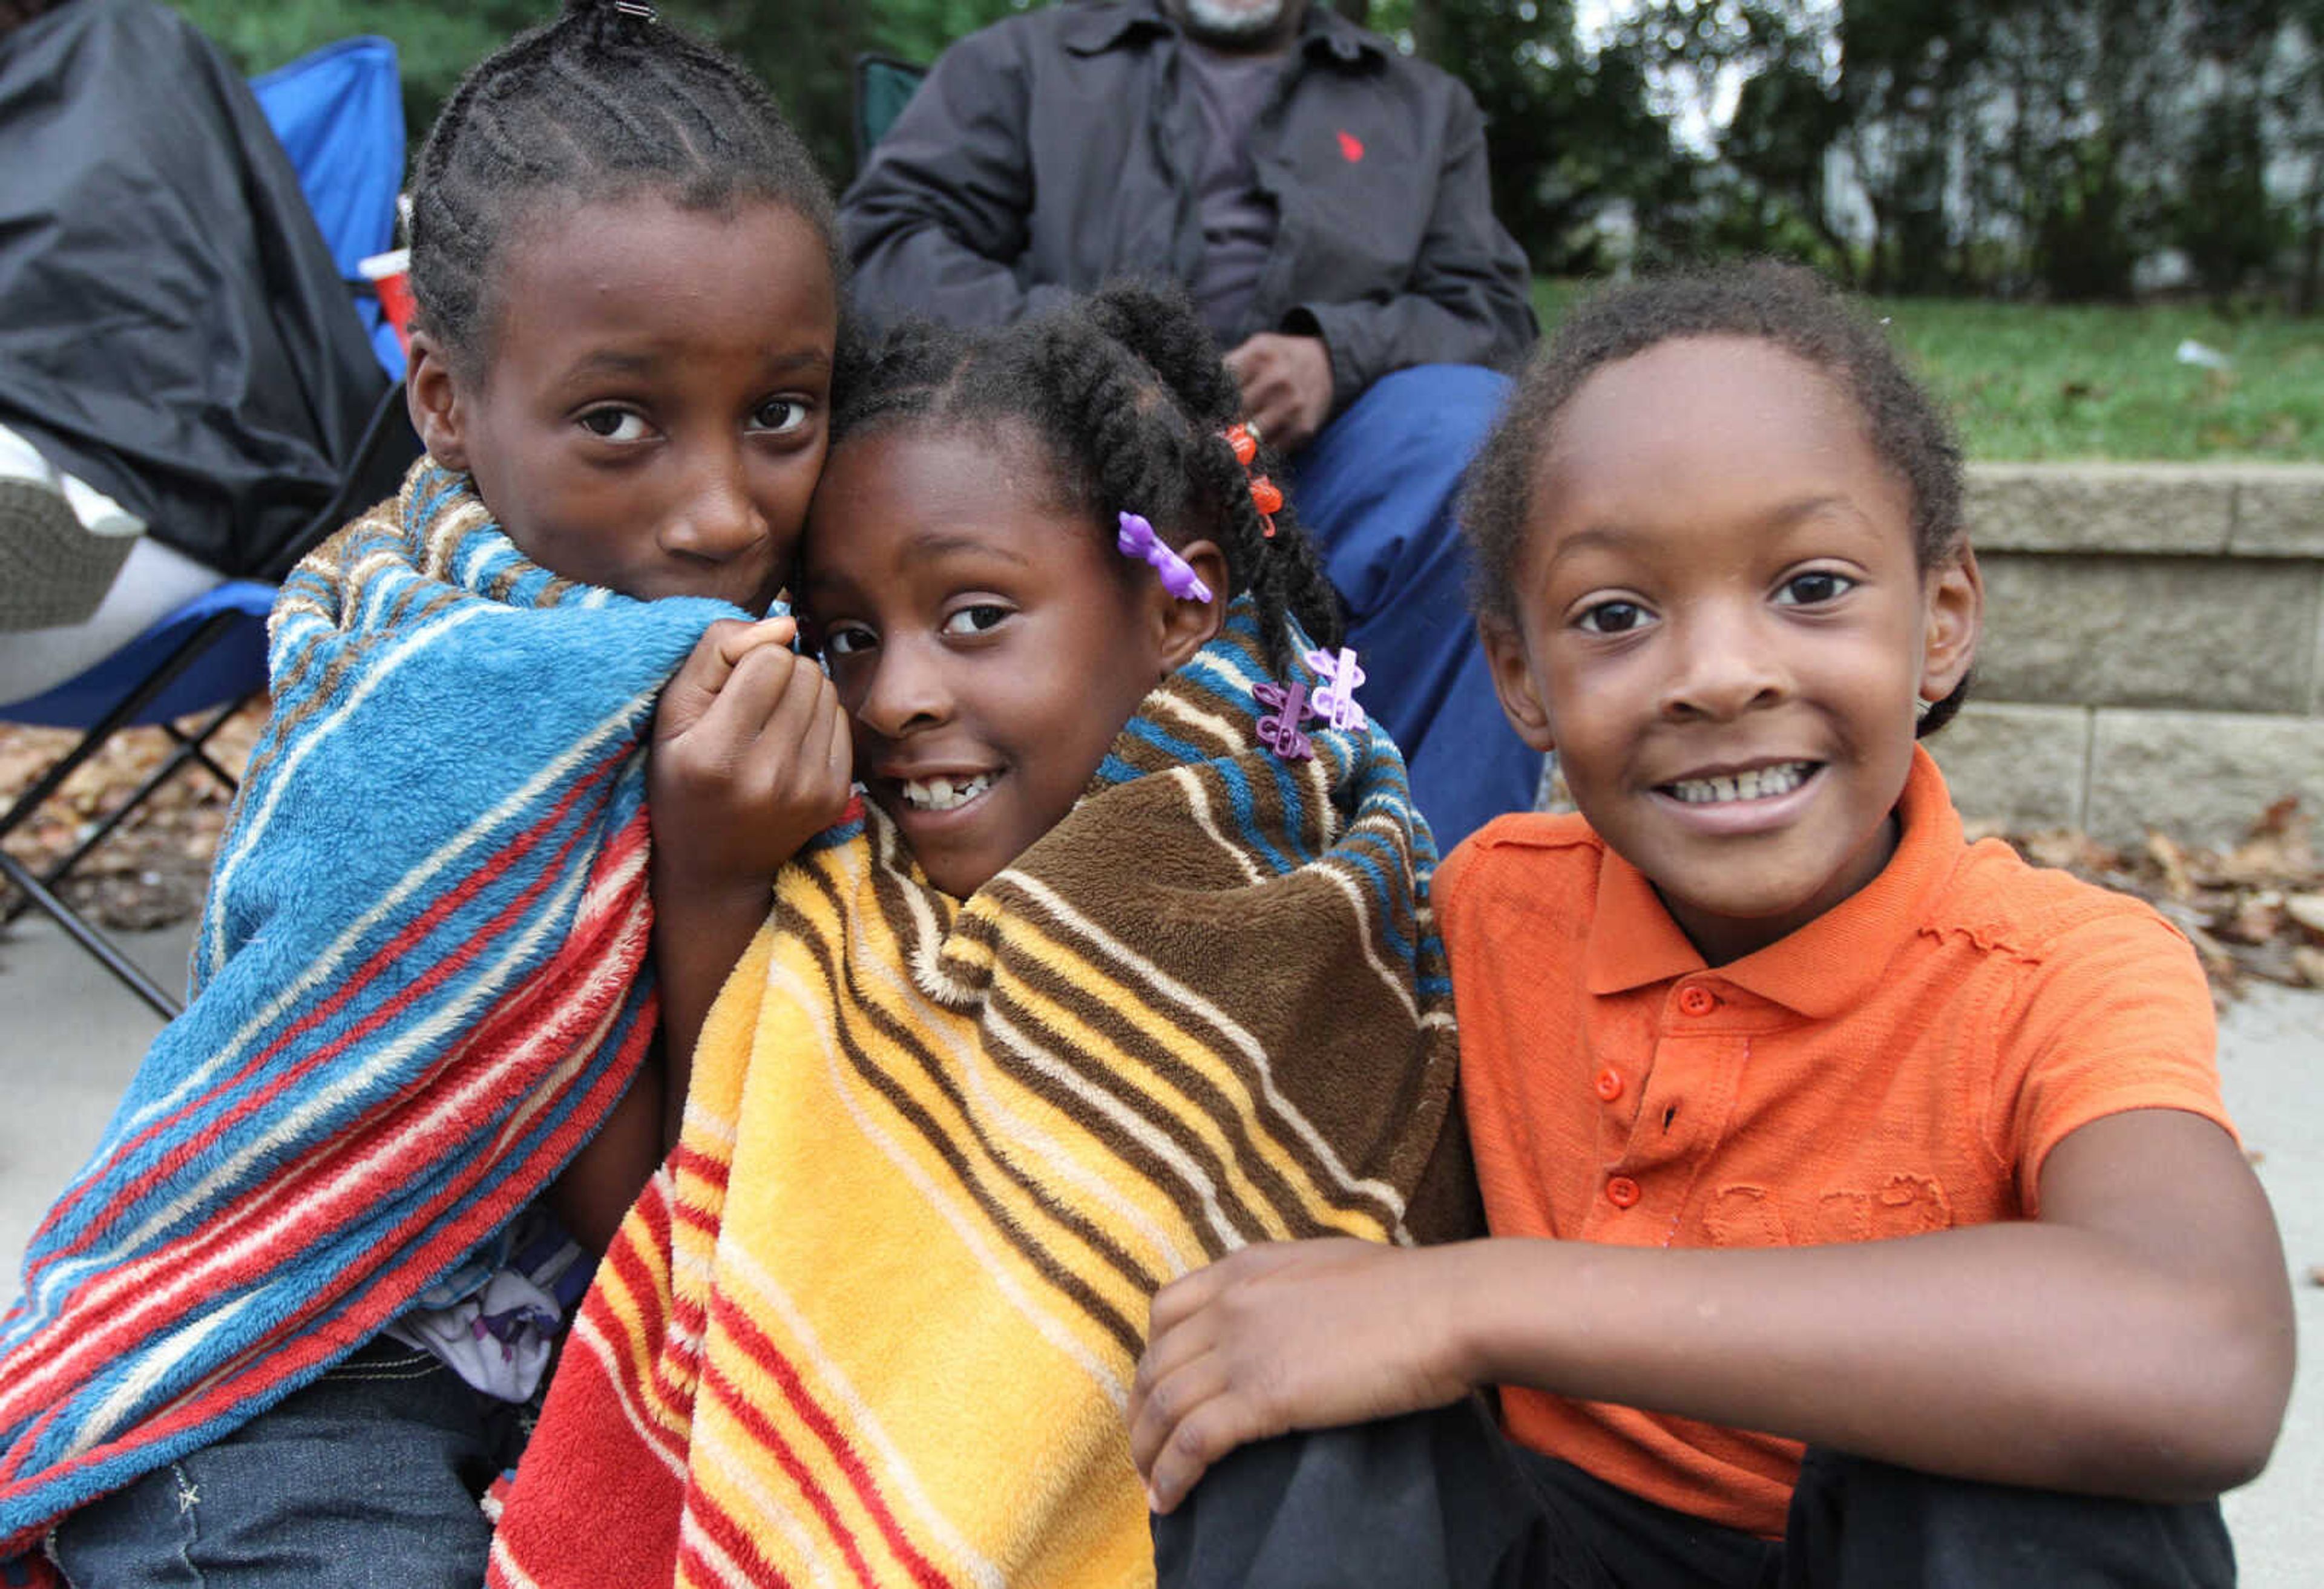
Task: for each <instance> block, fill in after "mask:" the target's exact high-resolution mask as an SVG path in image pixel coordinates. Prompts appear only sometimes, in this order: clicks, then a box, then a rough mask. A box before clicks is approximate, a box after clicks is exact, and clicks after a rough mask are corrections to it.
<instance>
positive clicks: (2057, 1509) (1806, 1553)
mask: <svg viewBox="0 0 2324 1589" xmlns="http://www.w3.org/2000/svg"><path fill="white" fill-rule="evenodd" d="M1154 1549H1155V1557H1156V1563H1157V1567H1158V1569H1159V1575H1160V1580H1161V1589H1228V1586H1231V1585H1233V1586H1240V1585H1249V1586H1250V1589H1295V1586H1300V1585H1311V1584H1312V1585H1314V1586H1316V1589H1325V1586H1329V1589H1358V1586H1360V1585H1365V1584H1379V1585H1383V1586H1388V1585H1394V1586H1395V1589H1692V1586H1694V1585H1701V1586H1704V1589H1892V1586H1893V1589H1907V1586H1914V1589H1919V1586H1927V1589H2012V1586H2014V1585H2024V1586H2026V1589H2135V1586H2139V1585H2155V1586H2157V1589H2160V1586H2162V1585H2204V1586H2205V1589H2211V1586H2215V1585H2216V1586H2222V1589H2223V1586H2225V1585H2228V1584H2233V1583H2234V1582H2235V1578H2236V1566H2235V1554H2234V1551H2233V1550H2232V1549H2231V1548H2229V1546H2228V1543H2227V1527H2226V1525H2225V1524H2224V1523H2223V1522H2222V1521H2221V1520H2220V1517H2219V1509H2218V1503H2217V1502H2207V1503H2204V1504H2201V1505H2190V1506H2164V1505H2154V1504H2148V1503H2144V1502H2132V1501H2111V1500H2102V1499H2098V1498H2096V1497H2092V1496H2085V1495H2065V1494H2059V1493H2052V1492H2049V1491H2043V1490H2024V1489H2017V1488H2014V1487H2011V1486H2008V1485H2004V1484H1983V1483H1972V1482H1970V1481H1968V1480H1960V1479H1944V1478H1936V1477H1932V1476H1931V1475H1929V1474H1920V1473H1914V1472H1911V1471H1909V1470H1907V1469H1904V1468H1899V1467H1893V1466H1891V1465H1888V1464H1886V1463H1881V1462H1871V1461H1867V1460H1865V1459H1863V1458H1859V1457H1850V1456H1840V1455H1839V1454H1838V1453H1836V1452H1831V1451H1826V1450H1821V1449H1812V1450H1811V1451H1810V1452H1809V1453H1808V1456H1807V1461H1806V1463H1805V1464H1804V1465H1803V1467H1802V1469H1801V1473H1800V1484H1799V1489H1798V1491H1797V1493H1795V1494H1794V1497H1793V1500H1792V1510H1791V1515H1790V1517H1789V1518H1788V1519H1787V1520H1786V1522H1785V1527H1784V1538H1783V1539H1781V1540H1766V1539H1761V1538H1757V1536H1755V1535H1751V1534H1746V1533H1741V1532H1739V1531H1738V1530H1736V1529H1725V1528H1720V1526H1718V1525H1717V1524H1715V1523H1707V1522H1703V1521H1701V1520H1699V1519H1696V1518H1691V1517H1688V1516H1686V1515H1685V1514H1683V1513H1681V1512H1675V1511H1670V1510H1669V1509H1667V1508H1665V1507H1661V1506H1656V1505H1655V1504H1654V1503H1653V1502H1648V1501H1642V1500H1640V1499H1639V1498H1638V1497H1637V1496H1635V1495H1632V1494H1630V1493H1628V1492H1626V1491H1623V1490H1620V1489H1618V1488H1616V1487H1615V1486H1613V1485H1611V1484H1609V1483H1604V1482H1602V1481H1600V1480H1599V1479H1596V1478H1593V1477H1591V1475H1590V1474H1585V1473H1583V1472H1582V1471H1581V1470H1580V1469H1579V1468H1576V1467H1573V1466H1572V1465H1569V1464H1566V1463H1563V1462H1557V1461H1554V1460H1553V1459H1551V1458H1548V1457H1544V1456H1537V1455H1535V1453H1533V1452H1531V1451H1527V1450H1526V1449H1524V1448H1523V1447H1518V1446H1517V1445H1515V1444H1514V1443H1512V1442H1511V1441H1509V1440H1508V1439H1507V1438H1505V1437H1503V1436H1502V1435H1501V1434H1500V1432H1499V1430H1498V1429H1497V1428H1494V1427H1493V1424H1492V1420H1491V1419H1490V1418H1489V1416H1488V1415H1487V1414H1486V1413H1485V1411H1484V1410H1483V1409H1482V1407H1481V1406H1480V1404H1478V1403H1476V1402H1473V1401H1471V1402H1464V1403H1462V1405H1460V1406H1457V1407H1450V1408H1445V1409H1443V1410H1439V1411H1435V1412H1427V1413H1419V1414H1416V1415H1414V1416H1412V1417H1410V1418H1400V1419H1388V1420H1387V1421H1384V1422H1381V1423H1378V1424H1368V1425H1360V1426H1358V1427H1356V1428H1346V1429H1332V1430H1327V1431H1324V1432H1323V1433H1320V1434H1314V1435H1296V1436H1292V1437H1286V1438H1285V1439H1280V1440H1269V1441H1267V1442H1265V1443H1263V1444H1260V1445H1257V1446H1251V1447H1245V1448H1244V1449H1243V1450H1240V1451H1238V1452H1236V1453H1235V1454H1234V1455H1233V1456H1230V1457H1228V1458H1227V1459H1226V1460H1225V1461H1224V1462H1222V1463H1221V1464H1219V1465H1217V1466H1216V1467H1214V1468H1213V1469H1212V1470H1211V1472H1210V1473H1209V1474H1207V1475H1206V1476H1205V1477H1204V1478H1203V1482H1202V1483H1200V1484H1198V1485H1197V1486H1196V1487H1195V1489H1194V1493H1193V1494H1192V1495H1191V1496H1189V1497H1188V1498H1187V1500H1186V1502H1185V1503H1184V1504H1183V1505H1181V1506H1180V1507H1179V1509H1178V1510H1177V1511H1175V1512H1173V1513H1172V1514H1171V1515H1170V1516H1168V1517H1166V1518H1157V1519H1156V1520H1155V1523H1154Z"/></svg>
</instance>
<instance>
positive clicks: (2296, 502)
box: [2227, 464, 2324, 557]
mask: <svg viewBox="0 0 2324 1589" xmlns="http://www.w3.org/2000/svg"><path fill="white" fill-rule="evenodd" d="M2227 546H2228V548H2229V549H2230V550H2232V551H2234V552H2235V553H2236V554H2237V555H2238V556H2246V557H2324V468H2319V467H2317V466H2315V465H2313V464H2280V465H2277V466H2275V467H2273V468H2270V467H2266V466H2263V465H2260V464H2246V466H2245V467H2244V469H2243V471H2242V473H2240V474H2239V475H2238V476H2237V478H2236V527H2235V529H2234V532H2233V533H2232V534H2231V536H2230V537H2229V538H2228V542H2227Z"/></svg>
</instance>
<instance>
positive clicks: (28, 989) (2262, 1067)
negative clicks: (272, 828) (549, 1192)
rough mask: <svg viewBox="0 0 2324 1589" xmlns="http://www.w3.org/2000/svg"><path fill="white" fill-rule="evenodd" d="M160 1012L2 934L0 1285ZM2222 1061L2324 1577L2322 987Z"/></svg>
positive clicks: (2296, 1462)
mask: <svg viewBox="0 0 2324 1589" xmlns="http://www.w3.org/2000/svg"><path fill="white" fill-rule="evenodd" d="M191 940H192V929H191V928H190V926H189V927H186V928H182V929H179V930H176V931H171V932H159V933H151V934H146V935H143V936H142V937H138V938H133V939H130V940H128V941H129V942H130V943H131V944H132V946H133V952H134V956H135V958H136V959H137V960H139V961H140V963H142V964H143V965H144V966H145V968H146V969H147V970H148V971H150V972H151V973H152V976H153V977H154V978H155V979H157V980H158V981H160V982H161V985H162V986H163V987H172V988H174V987H180V986H182V985H183V982H184V979H185V964H186V951H187V946H188V944H189V942H190V941H191ZM159 1027H160V1023H159V1021H158V1020H156V1018H155V1017H154V1016H153V1015H152V1012H151V1011H149V1010H148V1009H146V1008H145V1006H143V1004H142V1003H140V1002H139V1001H138V1000H137V999H135V998H134V997H132V996H131V995H130V994H129V993H128V992H127V991H126V990H124V988H122V987H120V986H119V985H118V984H117V983H115V982H114V981H113V979H112V978H109V977H107V976H106V974H105V972H104V971H103V970H102V969H99V968H98V967H97V964H96V963H95V962H94V961H93V960H89V959H88V957H87V956H85V955H83V954H81V953H80V952H79V951H78V950H77V949H75V948H74V947H73V946H72V945H71V944H70V943H69V942H68V941H66V940H65V939H64V938H63V937H62V936H61V935H60V933H58V932H56V930H55V929H54V928H53V927H52V926H51V924H50V923H47V922H45V921H40V922H33V921H27V922H24V923H19V924H18V925H17V926H16V927H15V928H14V929H12V930H10V931H9V932H7V933H6V934H5V936H0V1292H5V1293H6V1294H7V1296H8V1297H9V1298H11V1299H13V1297H14V1292H15V1282H16V1266H17V1263H18V1262H19V1260H20V1258H21V1257H22V1255H23V1245H24V1242H25V1240H26V1239H27V1238H28V1237H29V1236H30V1235H31V1234H32V1227H33V1226H34V1225H35V1224H36V1223H37V1222H38V1221H39V1219H40V1217H41V1214H42V1211H43V1209H44V1208H46V1207H47V1204H48V1201H49V1199H51V1197H52V1196H53V1195H54V1194H55V1192H56V1191H57V1189H58V1188H59V1187H60V1186H61V1185H62V1184H63V1182H64V1180H65V1179H66V1178H67V1177H68V1176H69V1175H70V1174H71V1173H72V1172H73V1171H74V1170H75V1169H76V1168H78V1165H79V1162H80V1160H81V1158H82V1156H83V1155H84V1154H86V1153H88V1150H89V1148H90V1147H91V1146H92V1145H93V1144H95V1142H96V1140H97V1135H98V1134H99V1133H100V1132H101V1131H102V1130H103V1129H104V1126H105V1122H106V1116H108V1114H109V1113H110V1112H111V1110H112V1107H113V1103H114V1100H115V1098H116V1097H118V1096H119V1094H120V1092H121V1089H122V1088H123V1087H124V1085H125V1084H126V1082H127V1081H128V1079H129V1076H130V1073H131V1072H132V1071H133V1070H135V1069H136V1066H137V1061H138V1060H139V1058H140V1057H141V1056H142V1055H143V1052H144V1049H145V1045H146V1044H147V1043H148V1042H150V1041H152V1035H153V1033H154V1032H155V1031H157V1030H158V1029H159ZM2219 1069H2220V1074H2221V1076H2222V1078H2223V1079H2224V1081H2225V1084H2226V1088H2227V1105H2228V1107H2230V1108H2231V1109H2232V1110H2233V1111H2234V1112H2235V1116H2236V1121H2237V1123H2238V1124H2239V1125H2240V1126H2241V1127H2242V1129H2243V1133H2244V1138H2245V1141H2246V1144H2248V1145H2249V1146H2250V1147H2251V1149H2252V1150H2253V1151H2254V1152H2255V1153H2259V1154H2260V1155H2261V1161H2260V1165H2259V1176H2260V1180H2262V1181H2263V1182H2264V1183H2265V1185H2266V1187H2267V1189H2268V1195H2269V1196H2270V1197H2271V1198H2272V1199H2273V1200H2274V1203H2275V1211H2276V1218H2277V1219H2278V1221H2279V1222H2281V1224H2282V1228H2283V1242H2284V1249H2285V1253H2286V1255H2287V1256H2288V1257H2289V1258H2290V1260H2291V1263H2292V1272H2293V1276H2294V1280H2295V1284H2296V1289H2297V1299H2298V1304H2299V1310H2300V1331H2301V1344H2302V1346H2304V1347H2305V1348H2306V1350H2305V1351H2303V1353H2302V1354H2301V1369H2300V1380H2299V1383H2298V1385H2297V1386H2296V1388H2295V1389H2294V1391H2293V1392H2292V1413H2291V1416H2290V1418H2289V1419H2288V1420H2287V1421H2286V1423H2285V1426H2284V1431H2283V1438H2282V1441H2281V1442H2280V1443H2279V1444H2278V1446H2277V1447H2276V1452H2275V1461H2274V1463H2273V1465H2271V1466H2270V1467H2269V1469H2268V1471H2267V1472H2266V1473H2265V1474H2264V1475H2262V1476H2261V1478H2260V1479H2259V1481H2258V1482H2257V1483H2254V1484H2251V1485H2249V1486H2247V1487H2246V1488H2245V1489H2242V1490H2239V1491H2237V1492H2236V1493H2234V1494H2233V1495H2230V1496H2228V1497H2227V1520H2228V1522H2229V1523H2230V1524H2231V1525H2232V1527H2233V1529H2234V1530H2235V1536H2236V1550H2237V1554H2238V1555H2239V1556H2240V1557H2241V1558H2242V1562H2243V1582H2244V1583H2245V1584H2247V1585H2249V1586H2250V1589H2312V1586H2313V1585H2316V1584H2324V1507H2319V1505H2318V1500H2319V1497H2324V1288H2319V1287H2317V1286H2314V1285H2310V1284H2309V1283H2308V1281H2307V1273H2308V1270H2309V1268H2310V1265H2316V1264H2324V994H2315V993H2294V992H2291V991H2289V990H2286V989H2283V988H2277V987H2255V989H2254V990H2253V991H2252V993H2251V994H2250V995H2249V996H2248V997H2246V998H2245V999H2244V1000H2242V1001H2241V1002H2240V1003H2238V1004H2236V1006H2234V1007H2233V1008H2231V1009H2230V1010H2229V1011H2228V1012H2227V1017H2226V1019H2225V1021H2224V1023H2223V1024H2222V1028H2221V1041H2220V1053H2219Z"/></svg>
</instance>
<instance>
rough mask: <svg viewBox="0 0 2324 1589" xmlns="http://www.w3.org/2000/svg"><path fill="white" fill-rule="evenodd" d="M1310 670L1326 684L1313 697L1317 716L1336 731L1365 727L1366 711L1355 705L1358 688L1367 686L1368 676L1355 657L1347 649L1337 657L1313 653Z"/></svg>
mask: <svg viewBox="0 0 2324 1589" xmlns="http://www.w3.org/2000/svg"><path fill="white" fill-rule="evenodd" d="M1307 666H1310V667H1312V668H1314V670H1315V674H1316V676H1317V677H1318V678H1320V679H1322V680H1323V685H1322V687H1321V688H1319V689H1318V690H1316V692H1315V693H1314V708H1313V710H1314V713H1315V715H1316V716H1318V717H1320V718H1322V719H1323V720H1324V721H1326V722H1328V723H1330V724H1331V725H1332V726H1333V728H1335V729H1340V730H1349V729H1360V728H1361V727H1363V726H1364V709H1363V708H1362V707H1361V706H1360V705H1358V704H1357V703H1356V686H1357V685H1358V684H1362V683H1363V682H1364V679H1365V676H1366V675H1365V673H1364V670H1363V669H1362V668H1361V667H1359V666H1357V665H1356V654H1355V653H1354V652H1353V651H1351V650H1349V649H1348V648H1345V647H1344V646H1343V647H1342V648H1340V652H1339V654H1338V655H1337V656H1333V654H1332V653H1331V652H1329V651H1310V652H1308V653H1307Z"/></svg>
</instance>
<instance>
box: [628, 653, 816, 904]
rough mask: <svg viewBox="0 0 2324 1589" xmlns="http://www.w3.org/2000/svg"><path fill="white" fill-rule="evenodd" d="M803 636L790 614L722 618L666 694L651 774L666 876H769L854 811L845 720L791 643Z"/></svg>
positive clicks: (715, 879) (713, 879)
mask: <svg viewBox="0 0 2324 1589" xmlns="http://www.w3.org/2000/svg"><path fill="white" fill-rule="evenodd" d="M796 634H798V624H797V623H796V622H795V621H793V620H790V619H788V618H770V619H767V620H764V621H762V622H760V623H743V622H741V621H740V620H731V619H730V620H724V621H722V622H718V623H714V624H712V625H711V626H710V628H709V629H708V630H707V631H706V632H705V634H704V635H703V637H702V639H701V641H700V642H699V643H698V644H696V647H695V648H694V654H693V655H692V656H691V657H687V659H686V666H683V667H681V668H679V669H678V676H677V677H676V678H674V679H672V680H671V681H670V682H669V688H668V689H666V690H664V691H663V692H662V696H661V704H660V706H659V708H658V709H657V710H656V712H655V713H654V739H653V760H652V765H651V767H650V771H649V774H648V794H649V798H650V806H651V810H652V812H653V831H654V839H655V841H656V844H657V846H658V848H659V850H660V851H661V855H662V856H663V857H664V858H667V859H668V861H669V869H668V870H665V869H664V868H663V866H662V865H661V864H660V862H659V861H658V863H657V866H656V871H657V873H658V874H659V875H661V876H662V877H669V878H670V880H672V881H674V882H679V883H690V884H696V885H700V886H711V887H724V886H733V885H735V884H738V883H742V882H744V881H748V882H751V883H753V884H756V883H763V882H765V881H768V880H770V879H771V878H772V877H774V875H775V874H776V873H777V872H779V871H780V870H781V869H782V868H783V866H784V864H785V863H786V862H788V860H789V859H791V857H792V856H794V855H796V854H797V853H798V849H799V846H800V845H802V844H804V843H806V842H807V840H809V839H811V838H813V837H814V836H815V835H816V833H819V832H821V831H823V830H824V829H825V828H827V827H829V826H830V825H831V824H832V823H833V822H837V821H838V820H839V815H840V813H841V812H842V811H844V809H845V808H846V805H847V794H848V787H849V784H850V780H851V778H852V776H853V754H852V752H851V750H850V748H849V742H848V728H847V716H846V713H845V712H843V711H842V710H841V709H840V705H839V693H838V692H837V691H836V690H835V689H833V688H832V685H831V681H830V680H829V679H828V678H825V676H824V674H823V670H822V669H821V668H819V667H817V666H816V665H815V662H814V659H813V658H811V657H800V656H798V655H795V654H794V653H793V652H792V651H791V650H790V643H791V639H792V637H793V636H795V635H796Z"/></svg>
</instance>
